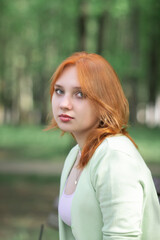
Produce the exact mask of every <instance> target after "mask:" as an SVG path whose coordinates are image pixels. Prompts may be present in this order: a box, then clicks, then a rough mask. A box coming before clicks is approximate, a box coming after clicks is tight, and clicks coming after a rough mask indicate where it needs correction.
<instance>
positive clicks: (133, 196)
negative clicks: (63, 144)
mask: <svg viewBox="0 0 160 240" xmlns="http://www.w3.org/2000/svg"><path fill="white" fill-rule="evenodd" d="M77 153H78V146H75V147H74V148H73V149H72V150H71V151H70V153H69V155H68V157H67V158H66V161H65V164H64V168H63V171H62V176H61V186H60V196H61V194H62V191H63V189H64V185H65V181H66V178H67V176H68V174H69V172H70V170H71V168H72V166H73V164H74V161H75V159H76V156H77ZM59 234H60V240H102V239H103V240H122V239H123V240H160V205H159V201H158V197H157V194H156V190H155V187H154V183H153V180H152V177H151V173H150V171H149V169H148V167H147V166H146V164H145V163H144V160H143V159H142V157H141V156H140V154H139V152H138V151H137V150H136V148H135V147H134V145H133V144H132V142H131V141H130V140H129V139H128V138H127V137H125V136H122V135H120V136H119V135H118V136H114V137H108V138H106V139H105V140H104V141H103V142H102V143H101V145H100V146H99V147H98V148H97V150H96V151H95V153H94V155H93V156H92V158H91V159H90V161H89V163H88V165H87V166H86V167H85V168H84V170H83V172H82V174H81V177H80V179H79V182H78V185H77V188H76V191H75V195H74V198H73V202H72V209H71V227H69V226H67V225H66V224H65V223H64V222H63V221H62V220H61V219H60V217H59Z"/></svg>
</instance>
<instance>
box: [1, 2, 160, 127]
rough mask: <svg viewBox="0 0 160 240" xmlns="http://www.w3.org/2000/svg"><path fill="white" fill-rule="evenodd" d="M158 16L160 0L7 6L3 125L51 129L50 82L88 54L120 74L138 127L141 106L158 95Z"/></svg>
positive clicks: (3, 26) (3, 20) (3, 21)
mask: <svg viewBox="0 0 160 240" xmlns="http://www.w3.org/2000/svg"><path fill="white" fill-rule="evenodd" d="M159 12H160V4H159V1H158V0H145V1H144V0H142V1H138V0H135V1H129V0H121V1H119V0H113V1H109V0H107V1H106V0H99V1H96V0H89V1H87V2H86V1H84V0H68V1H64V0H60V1H52V0H48V1H47V2H46V1H45V0H34V1H32V0H14V1H10V0H1V1H0V52H1V55H0V102H1V103H0V121H1V122H4V123H7V122H8V123H14V124H19V123H24V122H32V123H42V124H44V123H45V122H46V121H47V115H48V112H49V109H50V105H49V85H50V80H49V79H50V77H51V76H52V74H53V72H54V70H55V69H56V67H57V65H58V64H59V63H60V62H61V61H62V60H63V59H64V58H66V57H67V56H69V55H70V54H72V53H73V52H75V51H83V50H86V51H89V52H97V53H99V54H101V55H103V56H104V57H105V58H106V59H107V60H108V61H109V62H110V63H111V65H112V66H113V67H114V68H115V70H116V72H117V73H118V75H119V76H120V79H121V82H122V85H123V87H124V89H125V92H126V95H127V97H128V99H129V102H130V108H131V121H136V118H135V117H136V111H137V105H138V103H139V101H144V102H146V103H147V102H150V103H153V104H154V103H155V99H156V96H157V95H158V93H159V88H160V84H159V81H158V78H159V76H160V70H159V69H160V68H159V65H160V46H159V39H160V32H159V21H160V14H159Z"/></svg>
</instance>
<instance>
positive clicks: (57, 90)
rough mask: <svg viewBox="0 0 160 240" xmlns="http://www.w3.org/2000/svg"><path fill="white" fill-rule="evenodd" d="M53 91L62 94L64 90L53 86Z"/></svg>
mask: <svg viewBox="0 0 160 240" xmlns="http://www.w3.org/2000/svg"><path fill="white" fill-rule="evenodd" d="M54 91H55V93H56V94H57V95H62V94H63V93H64V91H63V90H61V89H60V88H55V90H54Z"/></svg>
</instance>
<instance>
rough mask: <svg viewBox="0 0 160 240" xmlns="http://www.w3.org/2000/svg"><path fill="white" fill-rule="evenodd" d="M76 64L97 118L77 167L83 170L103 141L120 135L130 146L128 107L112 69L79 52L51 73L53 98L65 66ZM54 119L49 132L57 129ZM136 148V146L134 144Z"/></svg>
mask: <svg viewBox="0 0 160 240" xmlns="http://www.w3.org/2000/svg"><path fill="white" fill-rule="evenodd" d="M70 65H75V66H76V68H77V73H78V79H79V81H80V85H81V88H82V92H83V93H84V94H85V95H86V96H87V97H88V98H89V99H90V100H91V101H92V103H93V105H94V106H95V109H97V113H98V116H99V126H98V127H97V128H96V129H93V131H92V133H91V134H90V136H89V137H88V139H87V141H86V143H85V145H84V147H83V149H82V154H81V159H80V162H79V167H80V168H84V167H85V166H86V165H87V163H88V161H89V159H90V158H91V157H92V155H93V153H94V152H95V150H96V148H97V147H98V146H99V145H100V144H101V142H102V141H103V140H104V138H106V137H108V136H111V135H116V134H119V133H121V134H123V135H126V136H127V137H128V138H129V139H130V140H131V141H132V142H133V143H134V141H133V139H132V138H131V137H130V136H129V134H128V132H127V130H126V129H127V124H128V118H129V105H128V101H127V99H126V97H125V95H124V92H123V89H122V86H121V84H120V81H119V79H118V76H117V74H116V73H115V71H114V70H113V68H112V66H111V65H110V64H109V63H108V61H107V60H105V59H104V58H103V57H101V56H100V55H98V54H94V53H87V52H78V53H74V54H73V55H72V56H70V57H69V58H67V59H66V60H64V61H63V62H62V63H61V64H60V65H59V67H58V68H57V70H56V71H55V73H54V74H53V76H52V78H51V80H52V82H51V87H50V95H51V98H52V95H53V92H54V85H55V83H56V81H57V80H58V78H59V76H60V75H61V73H62V72H63V70H64V69H65V68H66V67H69V66H70ZM56 127H58V126H57V123H56V122H55V120H54V119H52V122H51V124H50V126H49V127H48V129H51V128H56ZM134 145H135V146H136V144H135V143H134Z"/></svg>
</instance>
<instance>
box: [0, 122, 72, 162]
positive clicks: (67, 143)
mask: <svg viewBox="0 0 160 240" xmlns="http://www.w3.org/2000/svg"><path fill="white" fill-rule="evenodd" d="M44 128H45V127H42V126H21V127H14V126H0V136H1V137H0V149H1V151H0V152H1V159H2V160H3V154H4V155H5V156H6V158H7V159H8V160H12V161H13V160H21V161H22V160H25V159H27V160H29V161H30V160H31V161H33V160H36V159H37V160H38V159H39V160H40V159H48V160H51V161H58V160H61V161H62V160H64V159H65V156H66V155H67V153H68V151H69V149H70V148H71V146H73V144H74V143H73V139H72V137H71V136H69V135H68V134H65V135H64V136H63V137H62V136H61V132H60V131H58V130H57V131H53V130H50V131H43V130H44Z"/></svg>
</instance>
